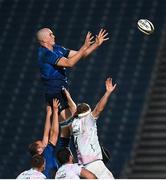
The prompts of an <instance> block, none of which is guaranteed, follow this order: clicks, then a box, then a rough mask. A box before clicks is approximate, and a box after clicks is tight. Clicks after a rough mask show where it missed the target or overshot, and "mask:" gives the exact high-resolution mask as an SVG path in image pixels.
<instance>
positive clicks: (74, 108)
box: [67, 96, 77, 115]
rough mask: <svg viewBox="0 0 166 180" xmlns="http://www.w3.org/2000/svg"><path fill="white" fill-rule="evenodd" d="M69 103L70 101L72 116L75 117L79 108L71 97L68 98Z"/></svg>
mask: <svg viewBox="0 0 166 180" xmlns="http://www.w3.org/2000/svg"><path fill="white" fill-rule="evenodd" d="M67 101H68V105H69V109H70V112H71V114H72V115H74V114H75V112H76V109H77V106H76V104H75V102H74V101H73V99H72V98H71V96H67Z"/></svg>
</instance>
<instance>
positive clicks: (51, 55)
mask: <svg viewBox="0 0 166 180" xmlns="http://www.w3.org/2000/svg"><path fill="white" fill-rule="evenodd" d="M62 57H63V55H62V54H60V53H57V52H52V51H47V53H46V59H45V61H46V63H49V64H51V65H55V64H57V63H58V61H59V59H60V58H62Z"/></svg>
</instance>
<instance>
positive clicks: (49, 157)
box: [43, 137, 70, 179]
mask: <svg viewBox="0 0 166 180" xmlns="http://www.w3.org/2000/svg"><path fill="white" fill-rule="evenodd" d="M69 140H70V138H63V137H60V138H58V142H57V145H56V146H54V145H52V144H48V145H47V146H46V148H45V149H44V152H43V157H44V158H45V160H46V165H45V170H44V171H43V174H44V175H45V176H46V177H47V178H48V179H54V178H55V172H56V171H57V169H58V168H59V166H61V164H60V163H59V162H58V160H57V159H56V153H57V151H58V150H59V149H61V148H62V147H68V146H69Z"/></svg>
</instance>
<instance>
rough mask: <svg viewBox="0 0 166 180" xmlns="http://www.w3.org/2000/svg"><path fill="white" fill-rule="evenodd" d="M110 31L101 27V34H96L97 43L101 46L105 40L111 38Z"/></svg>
mask: <svg viewBox="0 0 166 180" xmlns="http://www.w3.org/2000/svg"><path fill="white" fill-rule="evenodd" d="M107 35H108V33H107V31H106V30H105V29H101V30H100V32H99V34H98V35H96V39H95V43H96V45H98V46H100V45H101V44H102V43H103V42H104V41H107V40H108V39H109V38H108V37H107Z"/></svg>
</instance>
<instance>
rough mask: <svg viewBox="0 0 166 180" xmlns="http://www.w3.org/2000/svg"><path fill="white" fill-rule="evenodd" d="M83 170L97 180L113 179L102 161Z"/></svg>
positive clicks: (86, 166) (95, 162) (88, 165)
mask: <svg viewBox="0 0 166 180" xmlns="http://www.w3.org/2000/svg"><path fill="white" fill-rule="evenodd" d="M85 169H87V170H89V171H91V172H92V173H93V174H95V175H96V177H97V178H98V179H110V178H111V179H114V177H113V175H112V173H111V172H110V171H109V170H108V169H107V167H106V166H105V164H104V163H103V161H102V160H97V161H94V162H92V163H89V164H87V165H85Z"/></svg>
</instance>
